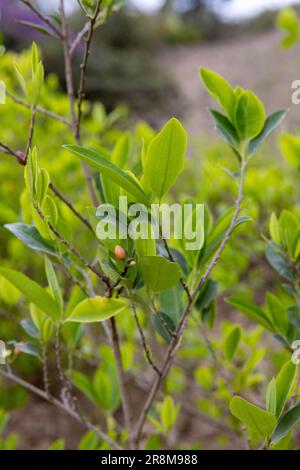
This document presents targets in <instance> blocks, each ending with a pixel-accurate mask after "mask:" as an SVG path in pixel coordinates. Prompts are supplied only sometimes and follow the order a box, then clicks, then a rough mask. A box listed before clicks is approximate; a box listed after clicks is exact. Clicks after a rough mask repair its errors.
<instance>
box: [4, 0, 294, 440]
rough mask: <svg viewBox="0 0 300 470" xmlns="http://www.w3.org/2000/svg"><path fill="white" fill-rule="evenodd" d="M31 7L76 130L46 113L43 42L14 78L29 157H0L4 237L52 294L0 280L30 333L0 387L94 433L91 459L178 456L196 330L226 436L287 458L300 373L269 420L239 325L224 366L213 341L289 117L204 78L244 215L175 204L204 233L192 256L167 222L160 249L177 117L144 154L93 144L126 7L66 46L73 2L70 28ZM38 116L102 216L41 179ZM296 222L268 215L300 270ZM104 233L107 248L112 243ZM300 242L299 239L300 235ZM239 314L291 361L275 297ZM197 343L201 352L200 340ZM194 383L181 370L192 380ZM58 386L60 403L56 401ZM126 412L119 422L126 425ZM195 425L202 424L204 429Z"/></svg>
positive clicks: (89, 14) (276, 399)
mask: <svg viewBox="0 0 300 470" xmlns="http://www.w3.org/2000/svg"><path fill="white" fill-rule="evenodd" d="M23 3H24V4H26V5H27V6H28V7H29V8H30V9H31V10H33V12H34V13H35V14H36V15H37V17H38V18H39V19H40V20H41V19H42V20H43V27H41V26H40V23H39V24H38V25H34V24H31V25H30V26H31V27H33V28H36V29H38V30H39V31H40V32H44V33H47V34H50V35H51V36H54V37H55V38H56V39H57V40H59V41H60V43H61V44H62V46H63V51H64V57H65V72H66V87H67V95H68V99H69V116H68V118H67V119H66V118H65V117H64V116H61V115H59V114H56V113H54V112H53V111H52V110H51V109H48V108H45V107H44V106H41V104H40V97H41V91H42V89H43V83H44V70H43V64H42V61H41V58H40V53H39V50H38V47H37V46H36V45H35V44H33V46H32V51H31V70H30V75H28V74H26V73H24V71H23V70H22V69H20V68H18V67H16V76H17V79H18V81H19V89H20V90H21V93H22V96H21V95H19V96H15V95H14V94H12V93H10V97H11V98H12V99H13V100H14V101H15V102H17V103H18V104H19V105H20V106H23V107H24V106H25V107H27V108H29V109H30V122H29V129H28V139H27V144H26V147H25V148H24V149H23V150H20V149H14V148H12V147H11V146H9V145H8V144H7V143H6V142H1V143H0V147H1V150H2V151H3V152H5V153H7V154H10V155H11V156H12V157H15V160H14V161H12V162H11V164H12V165H16V164H21V165H23V166H24V187H23V188H22V192H21V194H20V196H21V209H22V210H21V220H19V221H17V220H16V221H15V223H9V224H6V229H7V230H8V231H9V232H10V233H11V234H12V236H13V235H14V236H15V237H17V238H18V239H19V240H21V241H22V242H24V244H26V245H27V247H28V248H29V249H31V250H33V251H34V252H35V253H34V254H35V255H36V256H38V255H40V256H42V257H43V262H44V271H45V279H46V280H47V284H46V285H45V282H43V281H42V280H41V279H33V278H31V277H29V276H28V275H27V274H25V273H24V272H21V271H17V270H15V269H11V268H8V267H1V268H0V275H1V279H2V284H3V283H4V284H5V289H4V290H5V291H6V293H7V296H9V297H14V298H15V299H16V302H18V301H19V299H20V297H19V296H20V293H21V294H22V295H23V296H24V297H25V298H26V299H27V301H28V303H27V306H28V311H27V312H25V313H24V318H23V319H22V327H23V329H24V330H25V331H26V333H27V335H28V336H29V337H30V339H29V340H28V341H26V342H25V343H21V342H18V341H12V342H11V344H10V345H9V346H8V350H7V351H6V353H7V357H6V362H7V366H6V367H4V368H3V367H2V368H1V369H0V375H1V376H2V377H4V378H6V379H8V380H11V381H13V382H15V383H17V384H20V385H21V386H23V387H25V388H26V389H27V390H28V391H30V392H32V393H34V394H36V395H38V396H39V397H42V398H43V399H45V400H47V401H49V402H50V403H52V404H53V405H54V406H56V407H58V408H60V409H62V410H64V411H65V413H67V414H68V415H70V416H71V417H72V418H74V419H75V420H77V421H78V422H79V423H81V424H82V426H83V427H85V428H86V429H87V431H88V434H86V436H85V437H84V439H83V440H82V442H81V444H80V448H102V449H105V448H113V449H140V448H148V449H149V448H152V449H153V448H154V449H155V448H161V447H163V446H165V447H166V446H169V445H171V444H170V443H169V441H168V437H169V435H171V431H172V430H173V429H174V428H175V427H176V421H177V419H178V416H179V414H180V413H181V412H182V411H183V410H186V409H187V404H186V403H183V402H182V400H181V399H180V394H179V396H178V393H175V390H174V389H172V388H171V387H170V384H169V383H168V378H169V376H170V374H173V373H174V370H176V358H177V356H178V352H179V351H180V349H181V348H182V346H183V345H184V344H185V340H186V337H187V338H188V337H189V335H190V331H189V328H188V323H189V322H191V324H192V325H196V326H197V330H198V329H199V331H200V332H201V333H202V335H203V337H204V340H205V343H206V345H207V348H208V350H209V351H210V354H211V357H212V360H213V363H214V368H213V373H214V374H215V375H214V376H213V377H212V379H211V380H212V381H215V383H216V384H218V385H217V386H218V391H219V392H220V393H219V395H220V396H219V398H218V399H220V397H221V399H222V400H224V403H225V406H226V407H227V410H229V411H230V412H231V413H232V415H233V416H234V417H235V418H234V419H232V420H231V422H230V424H229V425H228V426H229V433H231V435H232V434H234V435H235V438H236V437H237V436H238V438H240V439H241V442H244V441H243V433H244V427H246V428H247V433H248V434H249V438H250V441H251V446H253V447H256V448H258V447H263V448H274V447H275V448H276V446H277V447H278V446H284V445H287V444H286V442H287V436H288V438H290V436H291V430H292V429H293V426H294V425H295V423H296V422H297V419H296V418H295V414H293V416H292V418H291V417H290V416H291V415H290V414H289V413H291V411H288V413H287V414H285V410H286V405H287V403H289V400H290V397H291V394H292V393H293V390H294V389H295V377H296V374H297V366H296V365H295V364H294V363H293V362H290V361H289V362H288V363H287V364H285V365H284V367H283V369H282V370H281V371H280V372H279V375H278V376H277V378H276V379H275V378H274V379H272V381H271V382H270V384H269V386H268V389H267V393H266V406H265V408H263V407H261V406H257V405H256V404H252V403H250V402H249V401H247V400H246V399H245V398H244V397H242V396H239V395H240V394H241V393H240V391H241V390H242V387H241V383H242V382H243V381H245V376H242V375H240V376H239V385H238V383H236V382H234V380H231V379H230V378H228V374H227V372H228V369H230V367H231V366H232V361H233V357H234V355H235V353H236V351H237V348H238V345H239V342H240V340H241V336H242V334H243V331H242V330H243V329H242V328H241V327H240V326H236V327H234V328H231V329H230V330H228V331H227V332H226V337H225V340H224V344H223V343H222V344H223V349H224V351H223V353H224V354H223V357H222V359H221V360H220V358H219V357H218V354H216V351H215V347H214V343H213V342H212V341H211V340H210V338H209V333H208V327H211V326H213V323H214V315H215V298H216V295H217V292H216V284H215V281H214V280H213V279H211V276H212V273H213V270H214V268H215V266H216V265H217V264H218V263H222V253H223V251H224V249H225V248H226V246H227V244H228V243H230V242H231V239H232V235H233V233H234V231H235V229H236V228H237V227H239V226H240V225H242V224H244V223H251V219H250V218H249V217H248V216H247V215H246V214H245V213H244V211H245V209H246V208H244V207H243V199H244V184H245V178H246V175H247V169H248V166H249V165H251V160H252V158H253V157H254V156H255V154H256V152H257V150H258V149H259V148H260V146H261V145H262V144H263V142H264V141H265V140H266V139H267V138H268V136H269V135H270V134H271V133H272V132H273V130H274V129H276V128H277V127H278V126H279V124H280V123H281V121H282V120H283V119H284V116H285V114H286V111H278V112H275V113H274V114H271V115H270V116H268V117H267V116H266V113H265V109H264V105H263V104H262V102H261V101H260V99H259V98H258V97H257V96H256V95H255V94H254V93H253V92H252V91H250V90H244V89H243V88H242V87H237V88H233V87H232V86H231V85H230V84H229V83H228V82H227V81H226V80H225V79H224V78H222V77H221V76H220V75H218V74H217V73H215V72H213V71H211V70H208V69H206V68H201V69H200V78H201V81H202V83H203V85H204V86H205V88H206V89H207V91H208V93H209V94H210V95H211V97H212V99H214V101H215V102H216V107H217V109H210V110H209V112H210V115H211V117H212V119H213V121H214V123H215V126H216V129H217V131H218V133H219V135H220V136H221V138H222V139H224V140H225V142H226V143H227V144H228V145H229V147H230V148H231V149H232V159H233V161H234V163H233V166H234V165H235V171H232V170H229V169H228V170H227V172H228V174H229V177H230V178H232V182H233V185H234V187H235V188H236V200H235V202H234V204H233V207H232V209H231V210H230V211H228V212H226V213H224V214H222V216H221V217H220V218H219V219H218V220H217V221H215V220H214V217H213V216H212V214H211V212H210V210H209V208H208V207H207V206H205V207H204V208H203V206H202V210H200V211H199V210H198V209H199V207H198V205H197V202H199V201H194V200H192V199H191V198H181V200H180V201H176V202H178V204H180V207H184V206H185V205H186V204H187V205H189V206H190V218H189V219H188V220H185V222H186V223H190V221H191V219H192V220H194V221H195V223H196V226H197V229H198V231H197V233H196V234H195V237H196V238H195V243H194V244H193V245H192V247H191V246H190V242H191V240H190V239H189V237H188V236H187V233H188V231H186V230H182V231H181V232H182V234H183V235H182V238H181V239H177V238H176V237H170V238H169V237H166V234H165V231H164V228H163V227H161V226H160V219H159V218H157V217H156V219H155V221H156V229H157V230H158V237H156V238H155V237H152V236H151V230H152V226H151V224H150V221H151V215H152V212H151V211H152V205H153V204H155V205H156V208H157V207H158V209H161V208H162V207H163V205H164V203H165V202H169V201H171V200H172V197H173V196H172V191H171V189H172V188H173V186H174V184H175V182H176V181H177V179H178V177H179V175H180V173H181V172H182V171H183V169H184V162H185V156H186V150H187V142H188V137H187V133H186V131H185V129H184V127H183V126H182V124H181V123H180V122H179V121H178V120H177V119H175V118H172V119H171V120H170V121H168V122H167V123H166V124H165V126H164V127H163V128H162V129H161V130H160V132H158V133H154V132H153V131H152V130H151V129H150V128H149V127H147V126H146V125H145V124H143V126H142V127H141V134H140V135H141V137H142V138H141V139H140V141H139V142H138V145H137V147H136V148H137V149H138V151H135V152H133V153H131V152H132V148H131V145H130V134H129V133H128V132H124V133H123V134H121V135H120V136H119V138H118V139H117V141H116V142H115V143H114V145H113V146H112V145H111V146H106V147H105V146H103V136H99V135H97V134H96V135H92V136H91V135H90V133H88V132H86V129H85V120H86V117H87V116H86V113H87V109H88V108H86V107H85V105H86V102H85V101H84V96H85V87H86V71H87V67H88V59H89V55H90V48H91V43H92V39H93V33H94V31H95V28H97V27H99V26H101V24H102V23H103V22H104V21H106V19H107V18H108V16H109V14H110V13H111V12H112V11H113V10H114V9H115V8H117V7H119V4H120V2H119V1H117V0H106V1H101V0H100V1H96V0H90V1H84V0H82V1H80V2H79V4H80V7H81V9H82V11H83V14H84V15H85V24H84V26H83V28H82V30H81V31H79V32H77V34H73V32H72V34H71V32H70V28H69V24H68V18H67V16H66V14H65V8H64V1H63V0H60V2H59V17H56V16H55V17H46V16H44V14H43V13H42V12H40V11H39V10H37V8H36V7H35V6H34V4H33V3H32V2H30V1H25V0H24V1H23ZM81 42H83V43H84V51H83V58H82V63H81V67H80V80H79V88H78V90H77V91H76V92H75V87H74V79H73V61H72V58H73V54H74V51H75V50H76V48H77V46H78V45H79V44H80V43H81ZM40 115H43V116H44V118H45V119H52V120H53V119H54V120H56V121H57V122H58V123H59V125H61V126H65V127H66V129H67V130H68V133H69V135H68V139H67V141H64V142H61V145H62V146H63V148H64V153H63V155H65V158H70V156H71V155H72V158H74V159H75V160H76V161H77V160H78V159H79V160H80V161H81V163H82V171H83V172H84V175H85V182H86V184H85V187H84V188H81V187H78V192H80V194H81V193H82V194H83V197H86V195H85V194H86V193H88V194H89V198H90V203H89V205H88V207H87V208H86V210H85V211H81V210H80V211H79V210H78V209H77V208H76V207H75V206H74V205H73V204H72V202H71V201H70V198H69V196H68V194H64V192H63V191H62V190H61V189H58V188H57V186H56V182H55V177H53V176H52V175H50V174H49V172H48V171H47V168H44V167H43V166H42V165H41V160H42V158H41V157H42V156H41V155H40V150H39V142H38V141H36V140H35V135H36V134H37V132H38V126H39V120H38V117H39V116H40ZM15 132H18V129H15ZM49 139H51V135H49ZM53 158H55V156H53ZM216 184H217V182H216ZM170 191H171V192H170ZM124 200H126V201H127V203H128V208H129V209H128V210H126V211H125V207H124V206H123V205H122V204H123V202H124ZM108 204H109V205H110V207H112V208H114V211H113V212H112V213H110V214H107V213H106V212H105V211H107V208H108ZM133 207H135V209H136V207H137V208H139V209H140V210H139V212H140V213H139V215H138V214H137V212H138V211H137V209H136V212H134V211H133V210H132V211H130V209H132V208H133ZM65 208H67V209H68V210H69V211H70V212H71V213H72V215H73V216H74V218H76V219H77V221H78V224H77V225H76V231H74V230H72V227H71V226H70V225H69V224H68V223H67V222H66V220H65V218H64V216H63V214H64V210H65ZM112 214H113V215H114V217H113V216H112ZM137 216H138V217H137ZM291 218H292V216H290V215H289V214H283V215H282V218H281V219H280V220H279V222H278V221H277V219H276V218H275V216H273V217H272V224H271V234H272V239H273V243H271V248H270V250H272V256H273V258H272V259H273V260H274V256H276V250H275V245H276V246H278V245H280V243H281V240H283V245H282V246H283V248H284V249H286V250H287V253H288V256H291V257H292V259H293V261H295V260H297V259H298V258H299V243H298V242H297V248H295V240H294V239H293V240H292V235H290V234H289V227H290V224H291V223H292V225H293V224H294V222H295V221H294V219H293V221H291ZM199 220H200V224H198V225H197V223H198V222H199ZM178 223H179V225H182V222H180V221H179V222H178V221H177V224H178ZM295 223H296V222H295ZM132 224H133V225H134V226H135V227H136V226H138V225H139V224H140V226H141V225H143V226H144V227H147V228H149V230H148V237H145V238H144V239H141V238H136V237H135V236H134V234H133V232H132V231H130V230H128V227H132V226H133V225H132ZM293 227H294V225H293ZM293 227H292V229H291V230H292V231H293ZM298 227H299V222H298ZM181 228H183V229H185V227H181ZM104 232H106V233H108V234H109V237H108V238H106V237H105V236H104ZM128 232H129V233H128ZM79 233H80V234H82V233H85V236H86V246H82V243H80V246H79V243H78V234H79ZM293 233H294V232H293ZM297 234H298V235H297V236H298V239H297V240H298V241H299V231H297ZM80 239H81V240H82V237H80ZM83 253H86V254H83ZM277 261H278V260H277ZM274 263H275V262H274ZM275 264H276V263H275ZM277 265H278V262H277ZM233 269H234V266H233ZM290 289H292V287H291V286H290ZM2 292H3V289H2ZM230 303H231V304H232V305H234V306H235V307H238V308H240V309H241V310H243V311H245V312H246V313H247V314H248V315H249V316H251V318H254V319H255V320H256V321H258V322H259V323H260V324H261V325H262V326H263V327H264V328H266V329H268V330H270V331H272V332H273V333H276V334H277V336H278V337H279V336H280V338H281V341H282V343H284V346H286V345H287V344H288V347H291V341H292V340H293V339H294V338H295V336H296V332H295V331H294V330H293V326H294V327H295V325H294V323H293V321H292V320H290V323H288V320H287V319H286V318H285V319H283V317H282V316H281V310H280V309H282V306H281V304H280V302H279V301H278V299H276V297H275V296H274V295H272V294H270V295H268V310H267V311H263V310H262V309H259V308H258V307H256V306H254V305H253V304H250V303H249V302H247V301H245V300H243V299H240V298H237V297H234V298H231V299H230ZM293 318H294V317H293ZM99 325H101V326H102V327H101V326H99ZM295 328H296V327H295ZM258 336H259V335H256V337H252V338H251V339H249V345H250V346H251V345H252V347H255V345H256V343H257V341H258V339H259V337H258ZM94 341H96V342H97V344H99V349H100V350H101V360H100V361H99V363H95V361H92V365H91V364H90V362H89V361H87V365H86V366H85V365H83V361H84V359H85V358H84V344H90V343H91V342H94ZM193 341H195V339H193ZM196 341H198V343H199V345H201V344H202V340H201V339H199V337H197V338H196ZM20 352H23V353H25V354H31V355H35V356H37V357H38V358H39V359H40V363H41V374H42V377H43V385H44V386H43V388H38V387H36V385H34V384H32V383H30V382H27V381H26V380H24V379H23V378H22V377H21V376H20V375H18V374H17V373H16V372H15V361H16V360H17V357H18V354H19V353H20ZM78 356H80V361H78V360H77V359H78ZM252 359H253V360H252V365H251V364H250V363H248V365H247V371H248V373H250V371H251V370H252V367H253V364H254V363H255V360H257V358H252ZM49 361H53V363H54V368H55V371H56V374H55V376H53V374H51V370H50V369H51V368H49ZM174 365H175V367H174ZM87 367H88V368H89V369H91V367H92V368H93V370H94V371H93V373H91V372H90V371H88V372H87V371H86V369H87ZM197 367H198V369H197V370H198V375H199V378H200V376H201V380H202V379H203V372H204V371H206V372H208V371H207V368H205V364H203V371H202V370H201V367H202V365H201V362H200V363H198V364H197ZM183 371H185V368H184V366H182V368H181V369H180V373H181V374H182V372H183ZM247 371H246V373H247ZM211 373H212V371H209V374H211ZM143 377H144V378H143ZM57 388H58V389H59V392H58V393H55V392H54V390H57ZM136 388H137V389H138V394H139V395H137V396H139V397H141V398H139V399H138V400H134V399H133V398H132V394H133V393H134V392H133V390H135V389H136ZM78 390H80V391H81V392H82V393H83V394H84V395H85V396H86V397H87V398H88V399H89V400H90V402H91V403H93V405H94V406H95V407H96V409H100V410H101V411H102V413H103V417H102V419H101V422H100V423H97V422H95V421H94V420H92V419H91V418H88V417H87V415H86V413H85V411H83V409H82V405H81V402H80V401H79V400H78ZM176 391H178V390H176ZM179 392H180V390H179ZM296 399H297V395H295V396H293V400H294V401H295V400H296ZM136 402H137V403H136ZM119 408H121V410H122V418H121V419H120V421H117V418H116V411H117V410H118V409H119ZM297 409H298V408H297ZM195 412H196V411H195ZM297 416H298V415H297ZM147 423H148V425H147V426H146V424H147ZM199 423H200V424H199V425H201V418H200V417H199ZM149 424H150V425H151V426H149ZM219 425H220V426H221V427H222V425H221V424H219ZM223 427H224V426H223ZM225 427H226V426H225ZM283 428H284V429H283ZM149 429H150V430H149ZM222 432H223V431H222ZM62 447H63V442H62V441H61V440H59V441H57V442H56V443H55V444H53V448H62Z"/></svg>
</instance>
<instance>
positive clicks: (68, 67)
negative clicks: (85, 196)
mask: <svg viewBox="0 0 300 470" xmlns="http://www.w3.org/2000/svg"><path fill="white" fill-rule="evenodd" d="M59 5H60V6H59V11H60V17H61V21H62V25H63V46H64V57H65V72H66V86H67V93H68V97H69V103H70V114H71V127H72V131H73V135H74V138H75V140H76V143H77V145H81V141H80V138H78V136H77V119H76V114H75V98H74V84H73V73H72V57H71V53H70V40H69V26H68V21H67V18H66V13H65V6H64V0H60V4H59ZM82 167H83V171H84V174H85V177H86V181H87V185H88V188H89V192H90V195H91V198H92V201H93V204H94V206H95V207H97V206H98V198H97V194H96V191H95V188H94V185H93V179H92V175H91V170H90V168H89V167H88V166H87V165H86V164H85V163H83V164H82Z"/></svg>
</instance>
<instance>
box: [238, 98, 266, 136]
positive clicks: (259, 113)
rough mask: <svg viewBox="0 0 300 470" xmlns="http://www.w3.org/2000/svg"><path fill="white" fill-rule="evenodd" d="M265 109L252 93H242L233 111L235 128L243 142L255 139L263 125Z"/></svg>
mask: <svg viewBox="0 0 300 470" xmlns="http://www.w3.org/2000/svg"><path fill="white" fill-rule="evenodd" d="M265 119H266V115H265V109H264V106H263V104H262V102H261V101H260V100H259V99H258V98H257V96H256V95H255V94H254V93H253V92H252V91H245V92H243V93H242V94H241V95H240V96H239V98H238V101H237V104H236V109H235V121H234V124H235V127H236V129H237V131H238V134H239V137H240V139H241V140H243V141H247V140H251V139H253V138H254V137H256V136H257V135H258V134H259V133H260V132H261V131H262V129H263V127H264V124H265Z"/></svg>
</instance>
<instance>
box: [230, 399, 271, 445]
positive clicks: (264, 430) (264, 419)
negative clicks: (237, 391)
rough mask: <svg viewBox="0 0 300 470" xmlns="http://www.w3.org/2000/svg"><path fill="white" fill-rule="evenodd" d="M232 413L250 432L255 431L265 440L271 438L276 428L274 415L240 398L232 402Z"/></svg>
mask: <svg viewBox="0 0 300 470" xmlns="http://www.w3.org/2000/svg"><path fill="white" fill-rule="evenodd" d="M230 411H231V413H232V414H233V416H235V417H236V418H238V419H239V420H240V421H242V423H244V424H245V425H246V426H247V428H248V429H249V430H250V431H254V432H255V433H257V434H259V435H260V436H262V437H264V438H266V437H268V436H270V435H271V434H272V432H273V430H274V427H275V426H276V418H275V416H274V415H272V414H271V413H269V412H268V411H265V410H263V409H261V408H259V407H258V406H255V405H253V404H252V403H250V402H248V401H247V400H244V398H241V397H238V396H236V397H233V399H232V400H231V403H230Z"/></svg>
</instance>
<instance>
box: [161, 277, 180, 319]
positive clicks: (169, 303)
mask: <svg viewBox="0 0 300 470" xmlns="http://www.w3.org/2000/svg"><path fill="white" fill-rule="evenodd" d="M182 294H183V289H182V286H181V285H180V284H177V285H176V286H173V287H171V289H168V290H165V291H163V292H161V294H160V297H159V300H160V307H161V310H162V311H163V312H165V313H167V314H168V315H169V317H171V318H172V319H173V321H174V323H175V325H177V323H178V321H179V319H180V316H181V314H182V312H183V295H182Z"/></svg>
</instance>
